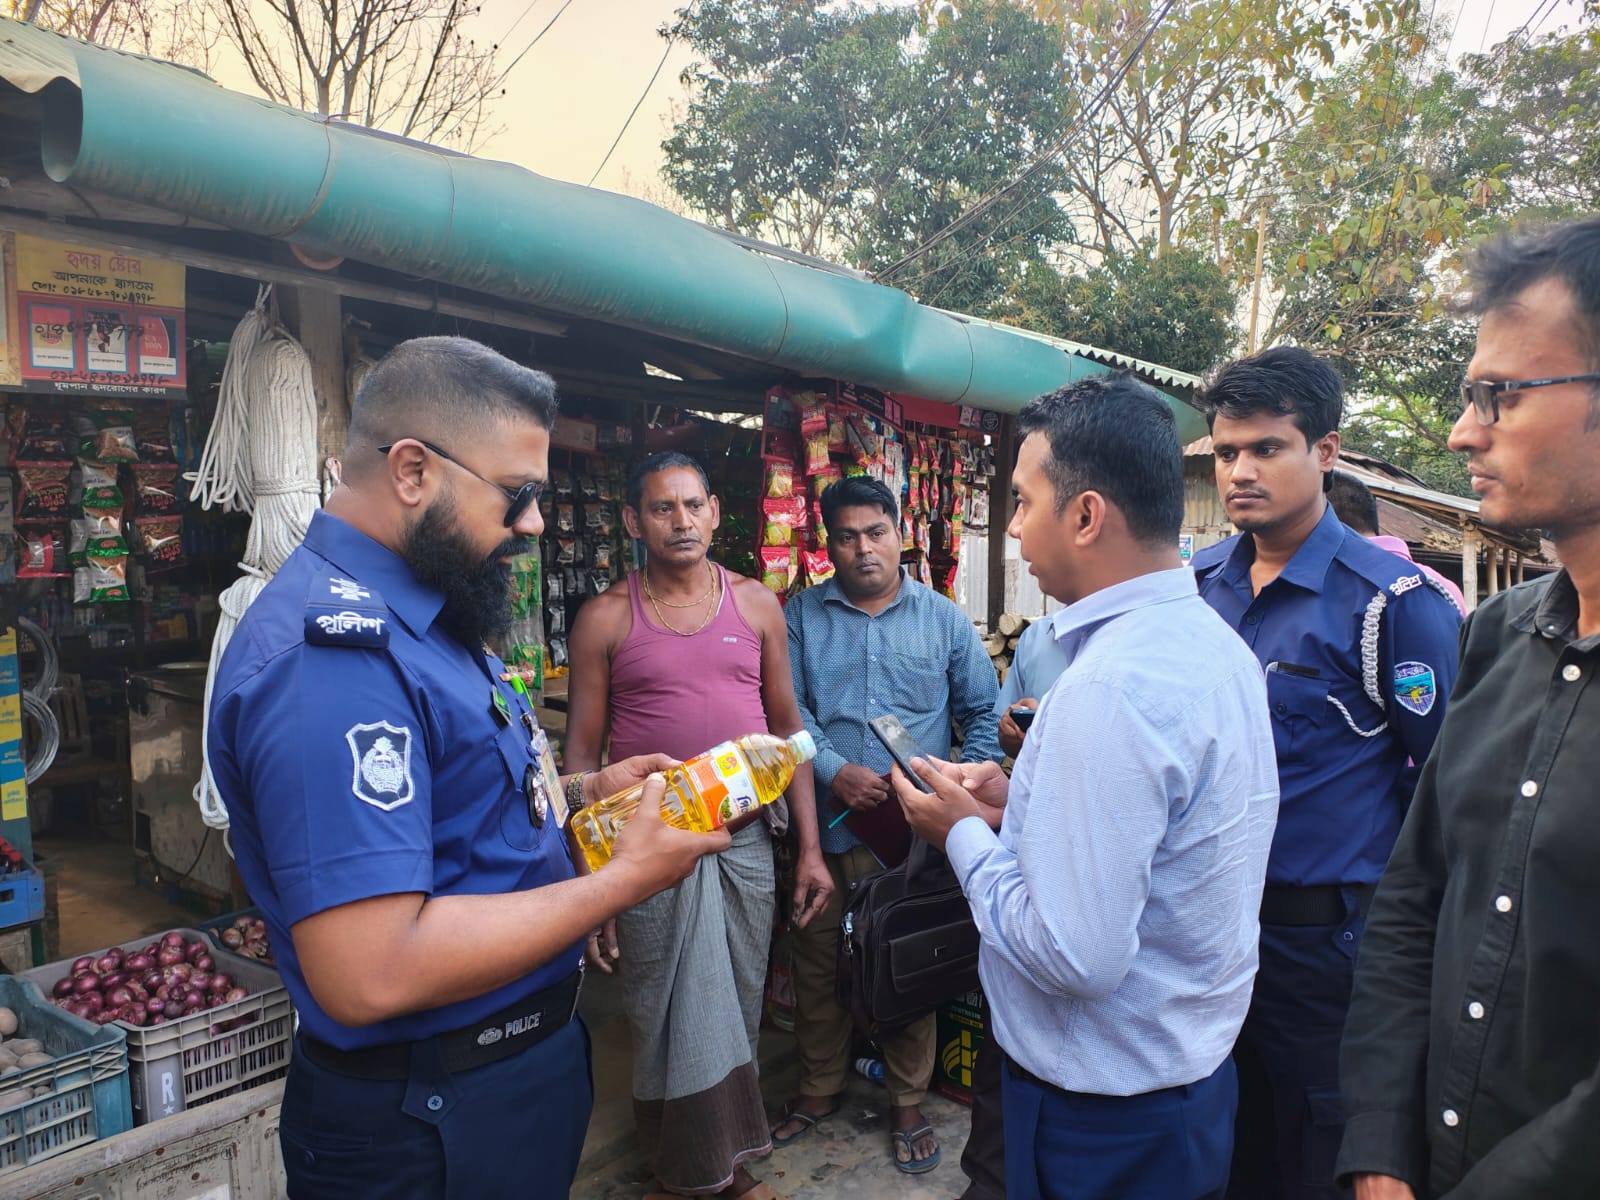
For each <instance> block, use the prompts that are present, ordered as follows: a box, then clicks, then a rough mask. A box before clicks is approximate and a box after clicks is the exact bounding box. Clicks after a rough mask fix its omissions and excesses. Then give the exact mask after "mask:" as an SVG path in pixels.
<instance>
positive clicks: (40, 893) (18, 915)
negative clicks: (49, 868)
mask: <svg viewBox="0 0 1600 1200" xmlns="http://www.w3.org/2000/svg"><path fill="white" fill-rule="evenodd" d="M43 916H44V872H43V871H40V870H36V869H35V868H33V867H29V868H28V869H27V870H26V871H23V872H19V873H14V874H10V875H7V876H6V877H5V878H3V879H0V929H9V928H11V926H13V925H27V924H30V923H31V922H34V921H37V920H39V918H41V917H43Z"/></svg>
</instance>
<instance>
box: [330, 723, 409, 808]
mask: <svg viewBox="0 0 1600 1200" xmlns="http://www.w3.org/2000/svg"><path fill="white" fill-rule="evenodd" d="M344 740H345V741H346V742H347V743H349V746H350V763H351V783H350V790H351V791H352V792H354V793H355V795H356V798H357V799H358V800H361V801H363V802H365V803H367V804H370V805H372V807H374V808H381V809H383V811H384V812H390V811H392V810H393V809H396V808H399V807H400V806H401V805H402V804H409V803H410V802H411V801H412V799H413V798H414V797H415V796H416V788H415V787H414V786H413V784H412V781H411V742H412V734H411V730H410V728H409V727H407V726H404V725H391V724H389V722H387V721H379V722H377V723H375V724H372V725H355V726H352V727H351V728H350V729H349V730H348V731H347V732H346V733H345V735H344Z"/></svg>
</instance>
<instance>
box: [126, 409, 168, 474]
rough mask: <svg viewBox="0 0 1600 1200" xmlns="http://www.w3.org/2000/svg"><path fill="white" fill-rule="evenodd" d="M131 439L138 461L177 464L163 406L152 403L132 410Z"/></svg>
mask: <svg viewBox="0 0 1600 1200" xmlns="http://www.w3.org/2000/svg"><path fill="white" fill-rule="evenodd" d="M133 441H134V445H135V447H136V448H137V449H138V452H139V461H140V462H145V463H171V464H173V465H176V464H177V461H178V456H177V455H176V454H175V453H174V452H173V449H172V425H171V423H170V421H169V419H168V417H167V412H166V409H165V407H163V406H161V405H154V406H149V407H143V408H139V409H137V410H135V411H134V414H133Z"/></svg>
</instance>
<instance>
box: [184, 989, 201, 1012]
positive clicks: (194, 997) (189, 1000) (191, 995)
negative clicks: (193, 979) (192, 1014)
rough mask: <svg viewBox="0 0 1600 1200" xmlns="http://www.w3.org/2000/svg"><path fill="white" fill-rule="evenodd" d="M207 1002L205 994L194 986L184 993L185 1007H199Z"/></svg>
mask: <svg viewBox="0 0 1600 1200" xmlns="http://www.w3.org/2000/svg"><path fill="white" fill-rule="evenodd" d="M205 1002H206V998H205V995H204V994H203V993H201V992H199V991H197V990H195V989H194V988H190V989H189V990H188V991H187V992H185V993H184V994H183V1003H184V1007H185V1008H199V1007H200V1006H201V1005H202V1004H204V1003H205Z"/></svg>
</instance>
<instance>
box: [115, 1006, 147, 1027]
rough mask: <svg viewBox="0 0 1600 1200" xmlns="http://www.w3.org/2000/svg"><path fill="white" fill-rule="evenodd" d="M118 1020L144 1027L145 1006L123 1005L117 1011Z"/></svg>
mask: <svg viewBox="0 0 1600 1200" xmlns="http://www.w3.org/2000/svg"><path fill="white" fill-rule="evenodd" d="M117 1020H119V1021H126V1022H127V1023H128V1024H129V1025H136V1026H143V1025H144V1021H145V1015H144V1007H143V1005H138V1004H125V1005H123V1006H122V1007H121V1008H119V1009H117Z"/></svg>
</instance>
